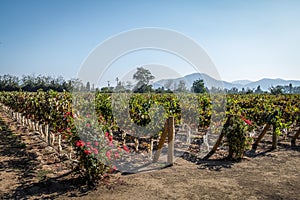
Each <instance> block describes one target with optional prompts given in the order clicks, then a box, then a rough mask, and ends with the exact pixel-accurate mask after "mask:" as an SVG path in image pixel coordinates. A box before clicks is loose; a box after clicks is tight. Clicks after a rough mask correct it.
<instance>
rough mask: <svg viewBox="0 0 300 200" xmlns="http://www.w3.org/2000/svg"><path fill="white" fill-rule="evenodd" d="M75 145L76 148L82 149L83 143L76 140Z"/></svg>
mask: <svg viewBox="0 0 300 200" xmlns="http://www.w3.org/2000/svg"><path fill="white" fill-rule="evenodd" d="M75 145H76V147H84V145H85V143H84V141H82V140H78V141H77V142H76V144H75Z"/></svg>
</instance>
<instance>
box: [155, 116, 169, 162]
mask: <svg viewBox="0 0 300 200" xmlns="http://www.w3.org/2000/svg"><path fill="white" fill-rule="evenodd" d="M167 134H168V120H167V121H166V122H165V126H164V131H163V133H162V135H161V136H160V140H159V142H158V148H157V151H156V152H155V155H154V158H153V162H154V163H155V162H157V161H158V158H159V156H160V153H161V151H162V148H163V146H164V143H165V140H166V137H167Z"/></svg>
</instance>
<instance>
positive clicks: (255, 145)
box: [252, 124, 271, 151]
mask: <svg viewBox="0 0 300 200" xmlns="http://www.w3.org/2000/svg"><path fill="white" fill-rule="evenodd" d="M270 126H271V124H266V125H265V127H264V129H263V131H262V132H261V133H260V135H259V136H258V138H257V139H256V141H255V142H254V144H253V145H252V150H253V151H256V149H257V146H258V143H259V142H260V141H261V139H262V138H263V137H264V136H265V134H266V133H267V131H268V130H269V128H270Z"/></svg>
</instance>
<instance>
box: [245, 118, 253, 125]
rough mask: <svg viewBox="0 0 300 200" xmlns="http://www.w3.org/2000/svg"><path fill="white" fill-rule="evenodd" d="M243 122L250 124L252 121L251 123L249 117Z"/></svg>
mask: <svg viewBox="0 0 300 200" xmlns="http://www.w3.org/2000/svg"><path fill="white" fill-rule="evenodd" d="M244 122H245V123H246V124H248V125H249V126H252V123H251V121H250V120H249V119H245V120H244Z"/></svg>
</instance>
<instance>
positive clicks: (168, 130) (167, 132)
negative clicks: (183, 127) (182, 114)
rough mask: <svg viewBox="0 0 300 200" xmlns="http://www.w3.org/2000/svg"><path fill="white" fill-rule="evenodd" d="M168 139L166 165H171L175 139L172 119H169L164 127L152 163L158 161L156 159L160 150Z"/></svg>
mask: <svg viewBox="0 0 300 200" xmlns="http://www.w3.org/2000/svg"><path fill="white" fill-rule="evenodd" d="M167 137H168V159H167V163H168V164H169V165H173V163H174V139H175V126H174V117H169V118H168V119H167V120H166V122H165V126H164V131H163V133H162V135H161V137H160V140H159V143H158V149H157V151H156V152H155V155H154V158H153V163H155V162H157V161H158V158H159V156H160V154H161V151H162V148H163V146H164V143H165V140H166V138H167Z"/></svg>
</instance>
